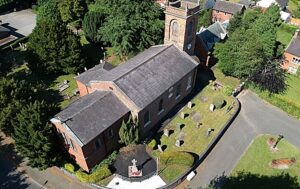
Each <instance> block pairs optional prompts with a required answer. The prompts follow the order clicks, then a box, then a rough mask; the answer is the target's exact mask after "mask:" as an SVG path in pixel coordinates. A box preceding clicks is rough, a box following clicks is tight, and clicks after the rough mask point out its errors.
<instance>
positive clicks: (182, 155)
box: [160, 151, 194, 167]
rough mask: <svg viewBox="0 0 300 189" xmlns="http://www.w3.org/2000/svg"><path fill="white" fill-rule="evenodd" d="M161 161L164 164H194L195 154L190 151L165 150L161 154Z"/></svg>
mask: <svg viewBox="0 0 300 189" xmlns="http://www.w3.org/2000/svg"><path fill="white" fill-rule="evenodd" d="M160 161H161V163H162V164H164V165H173V164H175V165H186V166H189V167H191V166H192V165H193V164H194V156H193V155H192V154H190V153H188V152H180V151H179V152H178V151H176V152H164V153H162V154H161V155H160Z"/></svg>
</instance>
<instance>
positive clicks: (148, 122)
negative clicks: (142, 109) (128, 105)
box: [144, 111, 150, 127]
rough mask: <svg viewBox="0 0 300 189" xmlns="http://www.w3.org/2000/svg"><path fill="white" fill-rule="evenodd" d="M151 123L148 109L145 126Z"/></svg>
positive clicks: (145, 115)
mask: <svg viewBox="0 0 300 189" xmlns="http://www.w3.org/2000/svg"><path fill="white" fill-rule="evenodd" d="M149 124H150V113H149V111H146V113H145V114H144V127H146V126H148V125H149Z"/></svg>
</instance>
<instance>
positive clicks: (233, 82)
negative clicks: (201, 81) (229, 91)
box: [213, 67, 240, 88]
mask: <svg viewBox="0 0 300 189" xmlns="http://www.w3.org/2000/svg"><path fill="white" fill-rule="evenodd" d="M213 72H214V76H215V77H216V78H217V80H218V81H220V82H221V83H222V84H223V85H227V86H230V87H232V88H236V87H237V86H238V85H239V84H240V81H239V80H238V79H237V78H235V77H231V76H225V75H224V74H223V73H222V71H221V70H220V69H218V68H217V67H214V68H213Z"/></svg>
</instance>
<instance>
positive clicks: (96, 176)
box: [89, 165, 112, 183]
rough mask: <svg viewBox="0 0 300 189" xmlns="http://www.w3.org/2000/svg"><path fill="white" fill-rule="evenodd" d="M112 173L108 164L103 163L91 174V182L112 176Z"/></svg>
mask: <svg viewBox="0 0 300 189" xmlns="http://www.w3.org/2000/svg"><path fill="white" fill-rule="evenodd" d="M111 174H112V173H111V171H110V170H109V168H108V165H103V166H101V167H99V168H98V169H96V170H95V171H94V172H93V173H92V174H90V175H89V182H92V183H96V182H99V181H100V180H102V179H104V178H106V177H108V176H110V175H111Z"/></svg>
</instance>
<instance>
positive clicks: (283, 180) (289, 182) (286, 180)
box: [209, 172, 300, 189]
mask: <svg viewBox="0 0 300 189" xmlns="http://www.w3.org/2000/svg"><path fill="white" fill-rule="evenodd" d="M209 188H214V189H300V185H299V183H298V179H297V177H296V176H295V177H293V176H291V175H289V174H288V173H281V174H278V175H274V176H267V175H260V174H253V173H249V172H239V173H238V174H237V175H234V176H229V177H227V176H224V175H222V176H219V177H216V178H215V179H214V180H212V181H211V184H210V187H209Z"/></svg>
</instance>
